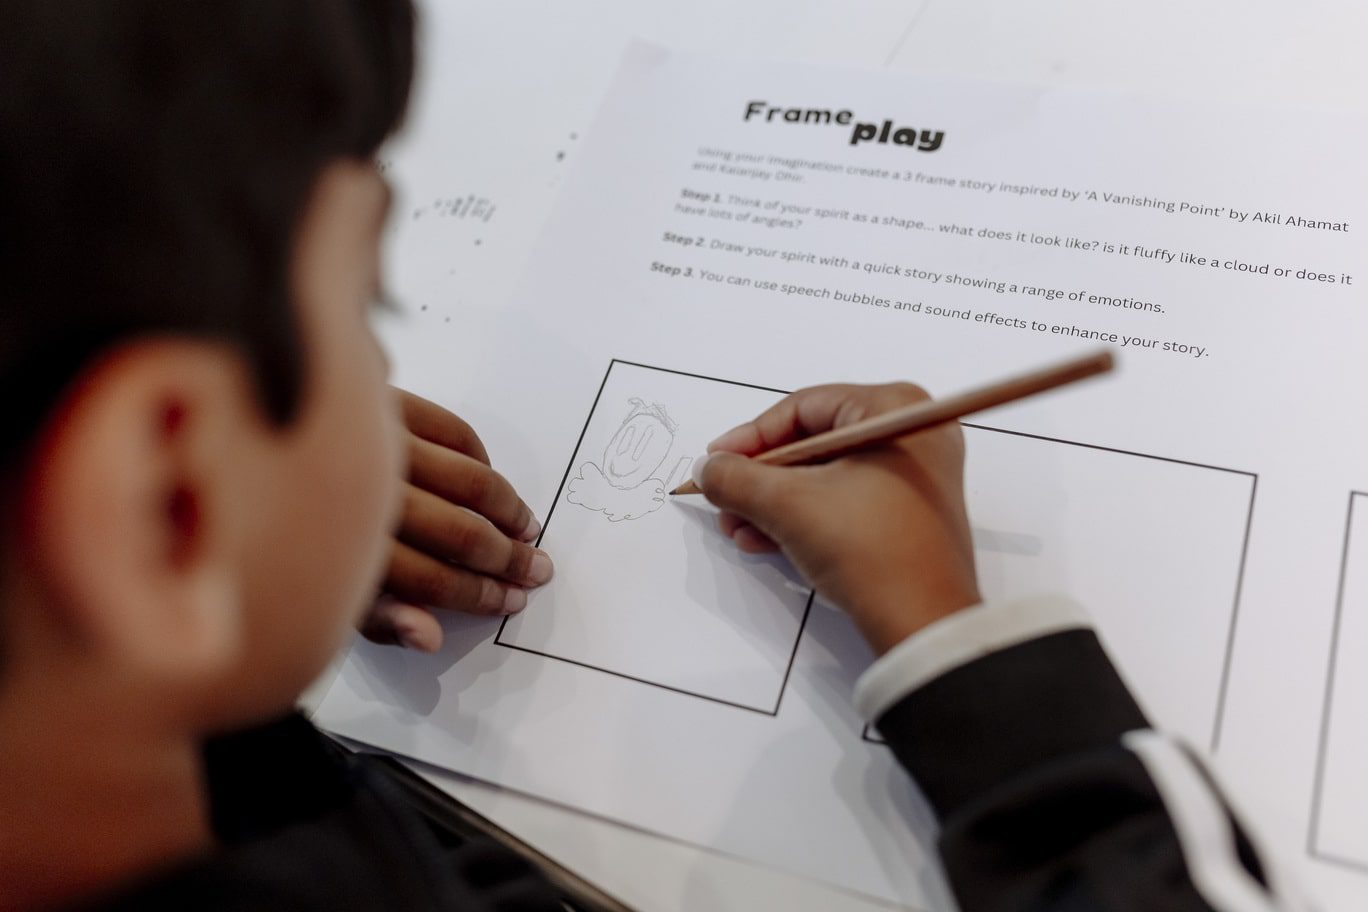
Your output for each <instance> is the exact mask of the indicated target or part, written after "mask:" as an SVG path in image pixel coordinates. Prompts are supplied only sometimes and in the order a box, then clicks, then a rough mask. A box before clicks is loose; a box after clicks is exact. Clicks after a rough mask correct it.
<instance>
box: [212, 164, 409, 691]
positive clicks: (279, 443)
mask: <svg viewBox="0 0 1368 912" xmlns="http://www.w3.org/2000/svg"><path fill="white" fill-rule="evenodd" d="M389 202H390V191H389V188H388V187H387V185H386V184H385V183H384V181H383V180H382V179H381V178H380V177H379V175H378V174H377V173H376V170H375V169H374V167H372V166H370V165H368V164H365V163H351V162H349V163H339V164H335V165H333V166H332V167H330V168H328V169H326V170H325V172H324V173H323V175H322V176H321V178H320V180H319V182H318V184H317V186H316V189H315V193H314V197H313V199H312V202H311V203H310V205H309V207H308V209H307V210H306V212H305V214H304V217H303V219H302V222H301V224H300V226H299V231H298V234H297V238H298V241H297V245H296V249H295V253H294V261H293V271H292V277H293V287H292V291H293V298H294V301H295V304H296V308H297V313H298V318H299V323H300V333H301V337H302V339H303V342H304V345H303V349H304V356H305V361H306V369H307V373H306V380H305V383H304V388H303V398H302V400H301V409H300V411H299V414H298V417H297V418H296V420H295V421H294V422H292V423H291V424H290V425H289V426H288V427H286V428H285V429H284V430H283V431H274V430H267V429H264V428H261V429H258V431H257V432H258V433H260V434H262V440H261V445H262V447H263V452H262V454H261V467H262V477H261V478H260V487H259V488H258V490H257V492H256V503H257V506H258V514H257V516H256V517H255V518H252V517H248V521H249V522H251V523H252V526H253V528H254V530H255V534H251V535H249V536H247V537H246V538H245V540H244V544H245V546H246V547H247V549H248V550H247V552H246V553H245V554H244V560H243V564H242V567H243V574H244V581H243V582H244V608H245V609H246V616H245V618H244V622H245V625H244V633H245V642H244V644H243V645H244V647H245V648H244V649H243V650H242V651H241V656H242V664H241V667H240V668H239V669H238V672H239V673H238V674H236V675H234V676H233V677H235V678H236V679H237V681H238V686H239V687H242V688H243V689H244V691H246V692H241V693H240V694H239V696H241V697H246V698H248V699H247V700H246V701H245V705H244V706H243V708H244V709H246V710H247V711H248V712H249V713H250V712H251V711H252V710H253V709H254V708H255V707H253V706H252V704H257V706H260V705H262V704H271V703H280V702H281V701H282V700H284V701H291V700H293V699H294V697H295V696H297V694H298V693H299V691H300V690H302V689H303V688H304V687H305V686H306V685H307V684H308V683H309V681H311V680H312V679H313V677H314V676H316V675H317V674H318V673H319V671H321V670H322V668H323V667H324V666H325V665H326V663H327V662H328V660H329V659H330V658H331V657H332V656H333V654H334V653H335V652H336V651H337V649H338V648H339V646H340V645H341V643H342V641H343V638H344V637H345V635H346V633H347V631H348V630H350V629H351V628H352V626H353V625H354V623H355V621H356V620H357V619H358V617H359V613H360V612H361V611H362V609H363V608H364V607H365V605H366V604H367V603H368V602H369V600H370V599H371V598H372V597H373V596H374V594H375V591H374V587H375V585H376V582H377V580H378V578H379V575H380V572H381V570H382V567H383V560H384V557H385V554H386V548H387V542H388V539H389V534H390V532H391V531H392V528H393V526H394V523H395V521H396V518H397V515H398V508H399V493H400V484H401V480H402V475H403V471H402V465H401V460H402V455H401V453H402V450H401V439H402V438H401V431H402V428H401V424H400V420H399V414H398V410H397V407H396V403H395V400H394V396H393V393H392V392H391V390H390V389H389V387H388V386H387V385H386V377H387V373H388V364H387V362H386V360H385V356H384V354H383V352H382V351H381V349H380V346H379V344H378V343H377V341H376V339H375V337H374V335H373V333H372V331H371V327H370V317H371V311H372V308H373V305H374V302H375V301H376V299H377V295H378V292H379V280H380V262H379V248H380V237H381V232H382V230H383V228H384V224H385V218H386V215H387V214H388V210H389ZM258 686H259V688H260V691H261V692H260V693H259V694H256V695H251V696H249V694H250V691H251V690H254V689H256V688H257V687H258ZM252 696H254V697H255V698H254V699H253V698H252Z"/></svg>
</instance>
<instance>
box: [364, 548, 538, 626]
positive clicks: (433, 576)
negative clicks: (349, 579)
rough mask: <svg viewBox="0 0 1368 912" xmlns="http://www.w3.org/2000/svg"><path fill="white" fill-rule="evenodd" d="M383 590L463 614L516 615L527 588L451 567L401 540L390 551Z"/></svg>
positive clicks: (417, 602) (403, 597)
mask: <svg viewBox="0 0 1368 912" xmlns="http://www.w3.org/2000/svg"><path fill="white" fill-rule="evenodd" d="M384 588H385V591H386V592H388V593H390V594H391V595H394V596H396V597H398V598H400V599H403V600H405V601H409V602H414V603H416V604H419V605H431V606H432V607H434V608H447V609H450V610H452V611H462V612H465V613H467V614H517V613H518V612H519V611H522V610H523V609H524V608H526V607H527V591H526V590H525V589H523V588H522V587H521V586H515V585H513V584H511V583H505V582H502V581H500V580H496V579H494V578H493V577H492V576H485V575H484V574H482V573H475V572H474V571H471V570H465V569H463V568H461V567H453V566H452V565H451V564H448V563H444V562H443V561H439V560H437V559H436V558H435V557H431V556H429V555H427V554H424V553H423V552H421V551H419V550H417V549H416V548H412V547H410V546H408V545H406V544H404V543H403V542H395V543H394V544H393V546H392V547H391V551H390V563H389V572H388V574H387V575H386V577H385V586H384Z"/></svg>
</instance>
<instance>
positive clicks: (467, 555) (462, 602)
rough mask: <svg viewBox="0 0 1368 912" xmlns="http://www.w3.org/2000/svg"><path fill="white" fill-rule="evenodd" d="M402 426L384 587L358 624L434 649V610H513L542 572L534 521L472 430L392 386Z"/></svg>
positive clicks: (373, 633)
mask: <svg viewBox="0 0 1368 912" xmlns="http://www.w3.org/2000/svg"><path fill="white" fill-rule="evenodd" d="M396 392H397V393H398V395H399V399H400V404H401V406H402V410H403V416H404V425H405V427H406V429H407V433H408V480H407V483H406V485H405V488H404V512H403V519H402V521H401V522H400V525H399V529H398V531H397V532H396V534H395V540H394V542H393V545H392V547H391V551H390V562H389V568H388V570H387V571H386V574H385V581H384V585H383V590H382V592H383V594H382V596H381V597H380V599H378V600H377V601H376V603H375V605H374V607H373V608H372V609H371V611H370V614H369V615H368V616H367V617H366V618H365V620H364V621H363V622H362V626H361V632H362V633H364V634H365V635H366V636H367V637H368V638H370V639H372V640H376V641H377V642H397V643H400V644H402V645H404V646H407V647H408V648H410V649H418V650H421V651H423V652H434V651H436V650H437V649H438V648H439V647H440V646H441V645H442V628H441V625H440V624H439V623H438V622H437V618H436V617H435V616H434V615H433V613H432V609H433V608H447V609H451V610H453V611H464V612H469V613H472V614H490V615H506V614H515V613H517V612H519V611H521V610H522V609H523V608H524V606H526V605H527V590H528V589H529V588H535V587H537V586H540V585H542V584H544V583H546V582H547V581H549V580H550V579H551V574H552V570H553V568H552V564H551V559H550V557H548V556H547V555H546V552H544V551H541V550H539V549H537V548H534V547H532V545H531V544H529V542H532V541H534V540H536V537H537V535H538V533H540V531H541V527H540V526H539V525H538V524H537V521H536V519H535V518H534V517H533V515H532V511H531V510H530V509H529V508H528V506H527V504H525V503H523V501H522V498H520V497H519V496H518V495H517V492H515V491H514V490H513V486H512V485H510V484H509V483H508V481H507V480H505V479H504V477H503V476H502V475H500V474H499V473H498V472H495V471H494V469H493V468H491V467H490V464H489V454H488V453H487V452H486V451H485V448H484V444H483V443H481V442H480V438H479V437H478V436H477V435H476V434H475V431H474V430H472V429H471V427H470V425H468V424H466V423H465V422H464V421H462V420H461V419H460V418H457V417H456V416H455V415H453V414H452V413H451V412H448V411H447V410H446V409H444V408H442V407H441V406H439V405H436V404H435V403H432V402H429V401H427V400H426V399H422V398H420V397H418V396H415V395H413V394H412V393H408V392H404V391H403V390H396Z"/></svg>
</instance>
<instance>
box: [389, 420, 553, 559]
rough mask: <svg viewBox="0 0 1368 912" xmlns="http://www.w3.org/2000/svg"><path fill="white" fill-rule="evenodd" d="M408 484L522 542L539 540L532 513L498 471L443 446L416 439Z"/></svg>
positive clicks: (412, 442) (411, 443)
mask: <svg viewBox="0 0 1368 912" xmlns="http://www.w3.org/2000/svg"><path fill="white" fill-rule="evenodd" d="M409 481H410V482H412V483H413V484H414V485H416V486H417V487H420V488H422V489H424V490H426V491H431V492H432V493H433V494H436V495H437V496H438V497H441V498H443V499H444V500H447V501H449V502H451V503H453V504H456V505H457V506H460V507H466V508H467V509H470V510H474V511H475V512H476V513H479V514H480V515H481V516H483V517H484V518H485V519H487V520H489V521H490V522H492V523H493V524H494V525H495V526H497V527H498V528H499V530H500V531H502V532H503V533H504V534H506V535H510V536H512V537H513V538H516V539H518V540H520V541H531V540H532V539H534V538H536V537H537V533H538V532H539V531H540V527H539V526H538V525H537V521H536V519H535V518H534V517H533V516H532V510H531V509H530V508H529V507H528V506H527V504H525V503H523V501H522V498H521V497H519V496H518V494H517V492H516V491H514V490H513V486H512V485H511V484H509V483H508V481H507V480H506V479H505V478H504V477H503V476H502V475H500V474H499V473H498V472H496V471H494V470H493V469H491V468H490V467H489V466H487V465H485V464H484V463H483V462H479V461H477V460H475V459H472V458H470V457H469V456H466V455H464V454H462V453H457V452H454V451H452V450H449V449H447V448H446V447H444V446H441V445H440V444H436V443H431V442H430V441H427V440H420V439H417V438H413V439H411V440H410V445H409Z"/></svg>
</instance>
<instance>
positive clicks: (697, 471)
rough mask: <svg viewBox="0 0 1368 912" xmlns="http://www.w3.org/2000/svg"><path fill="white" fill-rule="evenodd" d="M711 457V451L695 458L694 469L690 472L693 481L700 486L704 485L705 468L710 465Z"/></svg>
mask: <svg viewBox="0 0 1368 912" xmlns="http://www.w3.org/2000/svg"><path fill="white" fill-rule="evenodd" d="M711 459H712V454H711V453H704V454H703V455H702V456H699V457H698V458H697V459H695V460H694V464H693V471H692V472H691V473H690V475H689V477H690V478H692V479H693V483H694V484H696V485H698V486H699V487H700V488H701V487H703V469H704V468H705V467H706V466H707V465H708V461H709V460H711Z"/></svg>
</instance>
